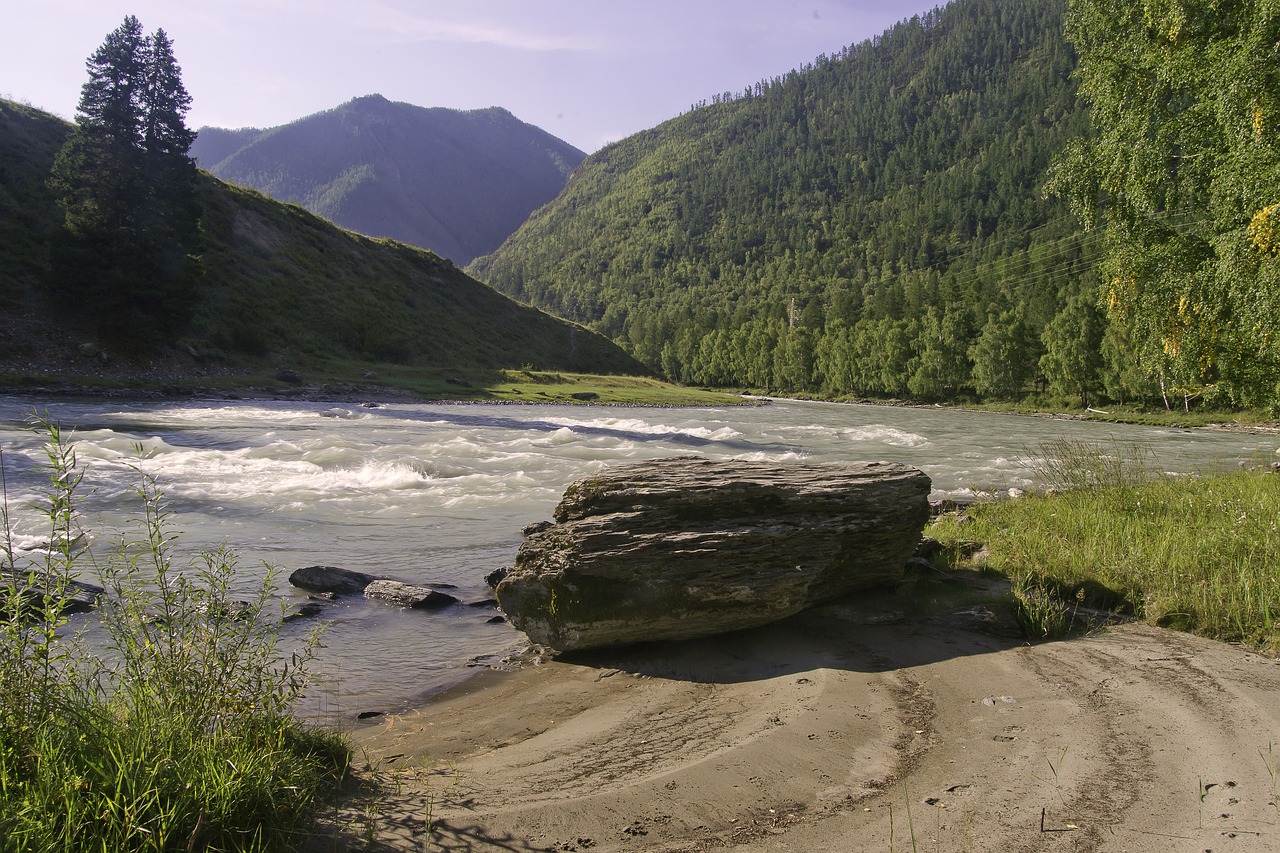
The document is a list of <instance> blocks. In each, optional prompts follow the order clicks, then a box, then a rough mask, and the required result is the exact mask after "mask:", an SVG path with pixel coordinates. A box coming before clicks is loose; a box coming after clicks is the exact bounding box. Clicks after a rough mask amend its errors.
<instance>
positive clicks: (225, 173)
mask: <svg viewBox="0 0 1280 853" xmlns="http://www.w3.org/2000/svg"><path fill="white" fill-rule="evenodd" d="M191 154H192V156H193V157H195V158H196V161H197V162H198V163H199V164H200V165H201V167H202V168H205V169H206V170H208V171H209V172H210V173H211V174H213V175H216V176H217V177H219V178H222V179H223V180H226V181H229V182H231V183H235V184H239V185H241V186H246V187H251V188H253V189H257V190H259V191H261V192H264V193H266V194H267V195H269V196H271V197H273V198H276V199H279V200H280V201H286V202H292V203H296V204H300V205H302V206H303V207H305V208H307V209H308V210H311V211H312V212H313V213H317V214H319V215H321V216H324V217H325V218H327V219H331V220H333V221H334V222H335V223H337V224H338V225H341V226H342V227H344V228H348V229H350V230H353V231H357V232H359V233H362V234H367V235H369V236H374V237H390V238H392V239H395V240H399V241H401V242H405V243H409V244H410V245H415V246H419V247H421V248H425V249H429V250H431V251H434V252H436V253H437V254H439V255H441V256H442V257H447V258H449V259H450V260H452V261H454V262H455V263H456V264H458V265H459V266H465V265H466V264H467V263H469V262H470V261H471V260H472V259H473V258H474V257H476V256H477V255H480V254H484V253H486V252H489V251H492V250H493V249H496V248H497V247H498V245H500V244H501V243H502V241H503V240H504V239H506V237H507V236H509V235H510V234H511V233H512V232H513V231H515V229H516V228H518V227H519V226H520V224H521V223H523V222H524V220H525V219H526V218H527V217H528V216H529V214H530V213H531V212H533V210H535V209H537V208H538V207H541V206H542V205H543V204H546V203H547V202H548V201H550V200H551V199H552V198H554V197H555V195H556V194H558V193H559V191H560V189H561V188H563V186H564V184H565V182H566V181H567V180H568V177H569V175H570V174H571V172H572V171H573V169H574V168H575V167H576V166H577V165H578V163H580V162H581V161H582V159H583V157H585V156H586V155H585V154H584V153H583V152H581V151H579V150H578V149H576V148H574V147H573V146H572V145H570V144H569V143H567V142H564V141H563V140H560V139H558V138H556V137H555V136H552V135H551V134H550V133H547V132H546V131H544V130H542V129H540V128H537V127H535V126H533V125H530V124H527V123H525V122H522V121H520V120H519V119H517V118H516V117H515V116H514V115H512V114H511V113H510V112H509V111H508V110H506V109H504V108H502V107H486V108H483V109H477V110H465V111H463V110H452V109H447V108H444V107H419V106H415V105H413V104H407V103H404V102H398V101H390V100H388V99H387V98H384V97H383V96H381V95H376V94H375V95H365V96H362V97H359V98H354V99H352V100H350V101H347V102H346V103H344V104H341V105H339V106H337V107H334V108H333V109H330V110H324V111H321V112H318V113H313V114H312V115H309V116H304V117H303V118H300V119H298V120H296V121H293V122H289V123H288V124H284V125H280V126H277V127H272V128H265V129H259V128H246V129H242V130H227V129H223V128H211V127H205V128H201V129H200V130H199V132H198V134H197V137H196V141H195V143H194V144H193V145H192V148H191Z"/></svg>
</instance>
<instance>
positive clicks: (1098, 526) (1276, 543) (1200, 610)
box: [933, 448, 1280, 649]
mask: <svg viewBox="0 0 1280 853" xmlns="http://www.w3.org/2000/svg"><path fill="white" fill-rule="evenodd" d="M1058 450H1059V451H1064V449H1063V448H1058ZM1067 452H1070V448H1067V449H1065V452H1060V453H1059V455H1058V456H1057V457H1055V461H1054V463H1053V468H1056V469H1058V470H1061V471H1063V472H1064V476H1063V477H1061V478H1059V482H1057V483H1056V484H1055V485H1056V486H1057V487H1059V488H1061V487H1062V486H1064V485H1066V486H1068V488H1066V489H1065V490H1063V491H1059V492H1057V493H1050V494H1044V495H1032V496H1029V497H1027V498H1024V499H1022V500H1018V501H1005V502H999V503H990V504H980V505H976V506H974V507H971V508H970V509H969V511H968V512H967V513H966V515H967V518H968V521H967V522H964V523H960V522H958V520H957V519H955V518H951V519H942V520H940V521H939V522H938V523H937V524H935V526H934V529H933V535H934V536H936V537H938V538H939V539H940V540H942V541H943V542H944V544H946V543H950V544H958V543H959V542H960V541H962V540H970V541H972V540H977V541H979V542H983V543H985V545H986V551H987V560H986V562H985V563H984V565H985V566H986V567H988V568H991V569H994V570H997V571H1000V572H1003V573H1004V574H1006V575H1008V576H1009V578H1010V580H1011V581H1012V582H1013V585H1014V589H1015V593H1016V594H1018V595H1020V596H1023V597H1028V598H1029V599H1031V600H1032V601H1034V602H1035V603H1036V605H1037V606H1041V607H1044V606H1046V598H1045V597H1046V596H1048V597H1050V598H1051V599H1052V601H1051V602H1049V605H1050V607H1051V609H1052V608H1053V607H1055V606H1056V612H1057V614H1058V615H1059V616H1061V613H1062V611H1063V610H1064V609H1066V608H1070V607H1073V606H1076V605H1091V606H1095V607H1102V608H1106V609H1119V610H1124V611H1126V612H1129V613H1132V614H1134V615H1135V616H1137V617H1138V618H1141V619H1145V620H1147V621H1150V622H1153V623H1155V624H1159V625H1166V626H1170V627H1176V628H1179V629H1182V630H1187V631H1193V632H1196V633H1199V634H1203V635H1205V636H1210V637H1216V638H1219V639H1224V640H1231V641H1239V642H1244V643H1248V644H1251V645H1255V646H1260V647H1264V648H1272V649H1280V476H1277V475H1276V474H1273V473H1265V472H1258V471H1243V470H1242V471H1236V472H1233V473H1229V474H1220V475H1206V476H1200V477H1160V476H1154V475H1153V474H1152V473H1151V470H1150V466H1147V465H1146V463H1145V461H1144V459H1143V457H1142V456H1141V455H1139V456H1138V457H1136V458H1137V460H1138V461H1137V462H1134V463H1133V464H1128V465H1127V464H1125V463H1124V462H1123V461H1120V462H1113V461H1111V460H1110V459H1108V460H1106V461H1105V463H1104V464H1103V465H1101V466H1099V465H1097V464H1096V463H1097V462H1098V460H1099V458H1100V457H1102V456H1105V455H1107V454H1104V453H1103V451H1101V450H1098V449H1096V448H1095V449H1090V450H1089V452H1088V453H1085V454H1083V455H1078V456H1077V459H1078V460H1079V461H1078V464H1077V465H1076V470H1067V469H1071V468H1072V466H1073V463H1072V462H1071V460H1070V458H1068V457H1067V455H1066V453H1067ZM1081 469H1083V470H1081ZM1100 471H1101V472H1102V473H1099V472H1100ZM1073 599H1074V600H1073ZM1054 602H1056V605H1055V604H1054ZM1024 612H1025V609H1024Z"/></svg>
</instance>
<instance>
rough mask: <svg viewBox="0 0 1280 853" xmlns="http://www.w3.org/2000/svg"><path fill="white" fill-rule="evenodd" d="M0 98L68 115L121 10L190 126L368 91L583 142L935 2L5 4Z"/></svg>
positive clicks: (642, 124) (254, 117)
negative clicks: (489, 114) (170, 71)
mask: <svg viewBox="0 0 1280 853" xmlns="http://www.w3.org/2000/svg"><path fill="white" fill-rule="evenodd" d="M6 5H8V6H9V8H8V9H6V10H5V13H4V16H3V17H4V21H5V29H6V34H5V37H4V39H3V42H4V44H3V45H2V46H0V96H3V97H7V98H9V99H11V100H17V101H23V102H27V103H30V104H32V105H34V106H36V107H39V108H41V109H45V110H48V111H49V112H53V113H56V114H58V115H61V116H63V117H64V118H67V119H71V118H73V117H74V115H75V108H76V103H77V102H78V101H79V98H80V87H81V85H82V84H83V83H84V81H85V79H86V76H85V67H84V62H85V59H86V58H87V57H88V56H89V54H91V53H93V51H94V50H95V49H97V47H98V46H99V45H100V44H101V43H102V40H103V38H104V37H105V36H106V35H107V33H109V32H110V31H111V30H113V29H115V28H116V27H117V26H119V25H120V22H121V21H122V20H123V19H124V17H125V15H128V14H132V15H135V16H137V18H138V19H139V21H141V22H142V26H143V28H144V30H145V31H146V32H148V33H150V32H153V31H154V30H156V29H163V30H164V31H165V32H167V33H168V34H169V37H170V38H171V39H172V40H173V43H174V55H175V56H176V57H177V59H178V63H179V64H180V65H181V66H182V71H183V81H184V82H185V83H186V86H187V90H188V91H189V92H190V93H191V96H192V99H193V103H192V108H191V112H190V113H189V114H188V116H187V124H188V126H190V127H192V128H200V127H202V126H205V125H213V126H217V127H229V128H238V127H274V126H276V125H280V124H286V123H288V122H290V121H293V120H294V119H297V118H301V117H302V116H305V115H310V114H311V113H315V112H318V111H320V110H325V109H329V108H331V107H335V106H337V105H338V104H341V103H343V102H344V101H348V100H350V99H351V98H354V97H358V96H360V95H369V94H373V93H375V92H376V93H379V94H381V95H383V96H385V97H387V98H389V99H391V100H393V101H407V102H408V103H411V104H417V105H418V106H422V107H453V108H456V109H477V108H482V107H490V106H500V107H505V108H506V109H508V110H510V111H511V112H512V113H514V114H515V115H516V117H517V118H520V119H521V120H523V121H527V122H529V123H531V124H534V125H537V126H538V127H541V128H542V129H544V130H546V131H548V132H550V133H552V134H554V135H556V136H559V137H560V138H561V139H564V140H565V141H567V142H569V143H571V144H573V145H576V146H577V147H578V148H581V149H583V150H584V151H587V152H591V151H594V150H596V149H597V148H600V147H601V146H602V145H604V144H606V143H608V142H611V141H613V140H616V139H621V138H622V137H624V136H628V135H630V134H632V133H635V132H637V131H640V130H644V129H646V128H650V127H653V126H654V125H657V124H658V123H660V122H662V121H664V120H666V119H668V118H671V117H673V116H676V115H678V114H680V113H681V112H683V111H685V110H687V109H688V108H689V105H690V104H692V103H694V102H695V101H699V100H707V101H710V100H711V99H712V96H713V95H715V94H716V93H719V92H724V91H726V90H728V91H732V92H734V93H741V92H742V90H743V89H745V88H746V87H747V86H750V85H752V84H754V83H756V82H757V81H759V80H762V79H766V78H769V77H774V76H778V75H782V74H785V73H786V72H787V71H789V70H791V69H792V68H796V67H798V66H800V65H803V64H804V63H806V62H810V61H812V60H813V59H814V58H816V57H817V56H818V55H819V54H822V53H827V54H830V53H835V52H836V51H838V50H840V49H841V48H842V47H844V46H846V45H849V44H853V43H856V42H860V41H862V40H864V39H866V38H869V37H871V36H873V35H878V34H879V33H882V32H883V31H884V30H886V29H887V28H889V27H890V26H892V25H893V24H894V23H896V22H898V21H900V20H902V19H903V18H909V17H911V16H912V15H913V14H917V13H921V12H924V11H925V10H927V9H930V8H933V7H934V6H937V5H942V2H941V0H938V2H930V0H630V2H626V3H623V2H614V0H465V1H464V0H348V2H343V0H15V2H13V3H11V4H6Z"/></svg>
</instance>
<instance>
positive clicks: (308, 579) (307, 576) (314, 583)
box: [289, 566, 377, 595]
mask: <svg viewBox="0 0 1280 853" xmlns="http://www.w3.org/2000/svg"><path fill="white" fill-rule="evenodd" d="M375 580H377V578H375V577H374V576H373V575H366V574H365V573H364V572H357V571H353V570H351V569H340V568H338V567H337V566H307V567H306V568H303V569H298V570H297V571H295V572H294V573H293V574H291V575H289V583H291V584H293V585H294V586H296V587H299V588H301V589H305V590H308V591H310V592H330V593H333V594H335V595H357V594H359V593H362V592H364V589H365V587H367V586H368V585H369V584H371V583H373V582H374V581H375Z"/></svg>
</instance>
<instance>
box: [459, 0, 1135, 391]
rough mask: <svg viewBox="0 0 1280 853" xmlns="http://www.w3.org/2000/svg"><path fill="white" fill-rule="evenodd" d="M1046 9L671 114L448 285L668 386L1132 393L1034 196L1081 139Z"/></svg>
mask: <svg viewBox="0 0 1280 853" xmlns="http://www.w3.org/2000/svg"><path fill="white" fill-rule="evenodd" d="M1066 6H1067V3H1066V0H957V2H954V3H952V4H951V5H949V6H947V7H945V8H942V9H938V10H935V11H933V12H930V13H928V14H925V15H922V16H918V17H914V18H912V19H910V20H908V21H903V22H902V23H900V24H898V25H897V26H895V27H893V28H892V29H890V30H889V31H887V32H886V33H884V35H883V36H880V37H878V38H875V39H872V40H869V41H866V42H863V43H860V44H857V45H854V46H852V47H850V48H848V49H846V50H844V51H841V52H840V53H839V54H838V55H836V56H823V57H819V58H818V59H817V60H816V61H815V62H813V63H812V64H810V65H807V66H805V67H803V68H800V69H799V70H796V71H792V72H790V73H788V74H787V75H785V76H783V77H779V78H774V79H770V80H763V81H761V82H760V83H757V84H756V85H754V86H752V87H751V88H749V89H747V90H745V91H742V92H737V93H724V94H723V95H718V96H716V97H715V98H713V99H712V103H710V104H705V103H704V104H700V105H695V106H694V107H693V108H692V109H691V110H690V111H689V112H688V113H686V114H684V115H682V116H680V117H678V118H675V119H672V120H671V121H668V122H666V123H664V124H662V125H660V126H659V127H657V128H655V129H653V130H650V131H646V132H643V133H640V134H637V135H635V136H632V137H630V138H627V139H624V140H622V141H621V142H618V143H615V144H613V145H610V146H608V147H606V148H605V149H602V150H601V151H599V152H597V153H596V154H594V155H592V156H590V157H589V158H588V159H587V160H586V161H584V163H583V164H582V165H581V166H580V167H579V168H578V170H577V171H576V172H575V174H574V176H573V178H572V180H571V181H570V183H569V184H568V186H567V187H566V188H565V191H564V192H563V193H562V194H561V195H560V197H559V198H558V199H557V200H556V201H555V202H554V203H552V204H550V205H548V206H546V207H544V208H542V209H541V210H539V211H538V212H537V213H536V214H535V215H534V216H533V217H532V218H531V219H530V220H529V222H527V223H526V224H525V226H524V227H523V228H521V229H520V230H519V231H518V232H517V233H516V234H515V235H513V236H512V237H511V238H510V239H509V240H508V241H507V242H506V243H505V244H504V245H503V246H502V247H501V248H500V249H499V250H498V251H497V252H495V253H494V254H492V255H490V256H487V257H483V258H480V259H478V260H477V261H476V262H475V263H474V264H473V265H472V267H471V268H470V271H471V272H473V273H474V274H475V275H476V276H477V277H479V278H481V279H482V280H485V281H487V282H489V283H490V284H491V285H493V286H494V287H496V288H497V289H499V290H501V291H503V292H506V293H509V294H511V295H513V296H515V297H517V298H519V299H524V300H528V301H530V302H532V303H533V304H535V305H538V306H540V307H542V308H545V309H547V310H549V311H552V312H553V313H557V314H559V315H561V316H565V317H569V318H573V319H575V320H578V321H581V322H584V323H588V324H590V325H592V326H593V327H594V328H596V329H599V330H600V331H602V332H603V333H605V334H606V335H609V336H611V337H613V338H614V339H615V340H617V341H619V342H620V343H622V344H623V345H624V346H625V347H627V348H628V349H629V350H630V351H631V352H633V353H634V354H635V355H636V356H637V357H638V358H640V359H641V360H642V361H644V362H645V363H647V364H649V365H651V366H653V367H655V368H658V369H660V370H661V371H663V372H665V373H666V374H667V375H668V376H669V377H672V378H676V379H680V380H683V381H686V382H694V383H704V384H714V385H746V386H751V387H757V388H769V389H777V390H784V391H815V392H821V393H825V394H829V395H846V394H858V395H884V396H914V397H918V398H944V397H953V396H955V395H956V394H958V393H965V392H972V391H974V390H976V391H977V392H979V393H983V394H987V395H994V396H1014V395H1016V394H1018V393H1020V392H1021V391H1023V390H1024V389H1031V388H1033V387H1035V386H1036V384H1037V382H1044V381H1048V382H1049V383H1051V384H1052V385H1053V386H1054V388H1055V390H1057V391H1059V392H1061V393H1063V394H1071V395H1075V396H1087V395H1088V394H1089V393H1091V392H1092V391H1094V389H1095V387H1100V386H1101V385H1102V384H1103V381H1104V380H1105V382H1106V385H1107V388H1108V390H1109V391H1111V392H1112V394H1113V396H1124V395H1132V394H1134V393H1144V392H1146V391H1148V390H1149V389H1150V387H1151V386H1150V384H1149V383H1148V378H1149V377H1146V376H1132V375H1129V374H1131V373H1133V372H1134V371H1132V370H1130V369H1129V367H1128V366H1127V365H1128V362H1127V360H1126V358H1125V357H1124V356H1123V355H1120V354H1118V353H1119V351H1118V350H1115V348H1114V347H1113V348H1112V349H1110V350H1107V351H1108V352H1112V353H1113V354H1114V357H1113V358H1112V360H1111V362H1110V366H1109V367H1108V366H1107V365H1106V364H1104V362H1103V352H1104V345H1103V333H1104V326H1103V319H1102V318H1101V317H1100V316H1099V315H1098V313H1097V311H1096V310H1095V301H1096V300H1095V292H1096V282H1095V280H1094V278H1093V276H1092V273H1091V269H1092V265H1093V264H1092V262H1093V260H1094V259H1095V257H1096V256H1097V253H1098V241H1097V239H1096V237H1094V235H1092V234H1086V233H1085V232H1083V231H1082V229H1081V228H1080V226H1079V224H1078V223H1077V221H1076V220H1075V219H1074V218H1073V217H1072V216H1071V215H1070V213H1069V212H1068V209H1067V206H1066V204H1065V203H1064V202H1062V201H1061V200H1058V199H1046V198H1045V197H1044V194H1043V192H1042V187H1043V185H1044V182H1045V177H1046V170H1047V168H1048V167H1049V165H1050V163H1051V162H1052V160H1053V158H1054V157H1055V155H1056V154H1058V152H1059V151H1060V150H1061V149H1062V148H1063V147H1064V145H1065V144H1066V142H1067V140H1068V139H1070V138H1072V137H1075V136H1079V135H1081V134H1084V133H1086V132H1087V129H1088V115H1087V112H1086V111H1085V109H1084V107H1083V106H1082V105H1081V104H1079V103H1077V99H1076V84H1075V81H1074V79H1073V78H1072V72H1073V71H1074V69H1075V67H1076V55H1075V53H1074V52H1073V50H1072V48H1071V47H1070V45H1069V44H1068V43H1067V41H1066V39H1065V37H1064V15H1065V12H1066ZM1126 371H1128V373H1126Z"/></svg>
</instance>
